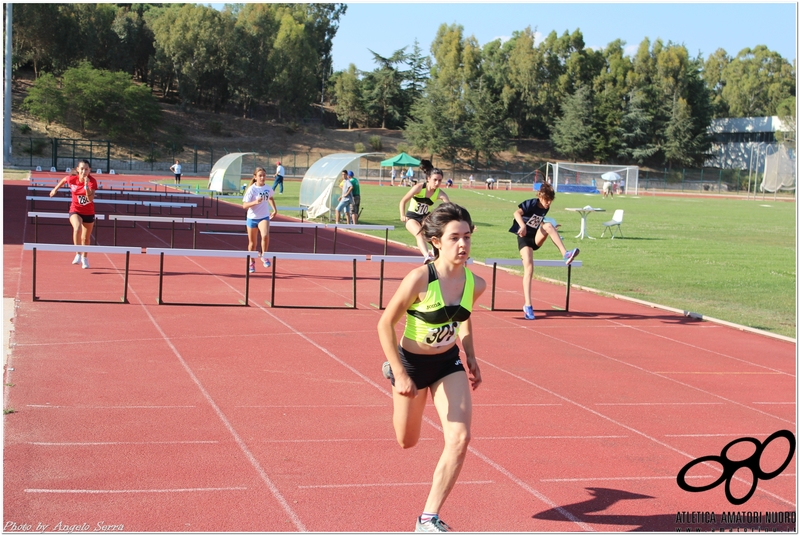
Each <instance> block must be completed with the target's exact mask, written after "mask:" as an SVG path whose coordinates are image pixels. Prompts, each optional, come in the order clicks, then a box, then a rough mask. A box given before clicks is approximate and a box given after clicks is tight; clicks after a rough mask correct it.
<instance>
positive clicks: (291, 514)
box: [130, 260, 308, 531]
mask: <svg viewBox="0 0 799 535" xmlns="http://www.w3.org/2000/svg"><path fill="white" fill-rule="evenodd" d="M192 262H193V263H195V264H196V265H197V266H198V267H200V268H203V266H201V265H200V264H198V263H197V262H196V261H194V260H192ZM203 269H204V268H203ZM205 271H206V272H207V273H209V274H211V275H213V273H210V272H209V271H208V270H207V269H206V270H205ZM214 276H216V275H214ZM228 286H229V287H230V284H228ZM130 293H131V294H132V295H133V296H135V297H136V299H137V300H138V301H139V303H141V304H142V305H144V301H142V299H141V298H140V297H139V295H138V293H136V291H135V290H134V289H133V288H131V289H130ZM142 310H144V313H145V314H147V317H148V318H150V322H151V323H152V324H153V326H154V327H155V329H156V330H157V331H158V333H159V334H160V335H161V336H162V337H163V340H164V342H165V343H166V345H167V346H168V347H169V349H171V350H172V353H173V354H174V355H175V357H176V358H177V359H178V362H179V363H180V365H181V366H182V367H183V369H184V370H185V371H186V373H187V374H188V376H189V378H190V379H191V380H192V382H194V384H195V385H196V386H197V389H198V390H199V391H200V393H201V394H202V396H203V397H204V398H205V400H206V401H207V402H208V404H209V405H210V407H211V409H212V410H213V411H214V412H215V413H216V415H217V417H218V418H219V420H220V421H221V422H222V425H223V426H224V427H225V429H227V430H228V433H230V435H231V436H232V437H233V440H234V441H235V442H236V444H237V445H238V447H239V449H240V450H241V452H242V453H243V454H244V456H245V457H246V458H247V460H248V461H249V462H250V464H251V465H252V467H253V468H254V469H255V471H256V472H257V473H258V475H259V476H260V478H261V480H262V481H263V482H264V484H266V486H267V488H268V489H269V491H270V492H271V493H272V496H273V497H274V498H275V500H276V501H277V502H278V504H279V505H280V506H281V507H282V508H283V510H284V511H285V512H286V515H287V516H288V518H289V519H290V520H291V522H292V523H293V524H294V527H295V528H296V529H297V531H308V530H307V528H306V527H305V525H304V524H303V523H302V520H300V517H299V515H298V514H297V513H296V512H295V511H294V509H292V507H291V506H290V505H289V503H288V501H286V498H285V497H284V496H283V494H281V492H280V489H278V488H277V485H275V483H274V482H273V481H272V480H271V479H270V477H269V475H268V474H267V473H266V470H264V468H263V466H261V464H260V463H259V462H258V459H256V458H255V455H253V453H252V452H251V451H250V449H249V448H248V447H247V444H246V443H245V442H244V440H243V439H242V438H241V436H239V434H238V433H237V432H236V430H235V429H234V428H233V424H231V423H230V420H228V418H227V416H225V413H224V412H222V409H221V408H219V405H217V404H216V402H215V401H214V399H213V398H212V397H211V394H210V393H209V392H208V391H207V390H206V389H205V387H204V386H203V384H202V382H201V381H200V379H199V378H198V377H197V376H196V375H195V374H194V371H193V370H192V369H191V367H190V366H189V365H188V363H187V362H186V360H185V359H184V358H183V355H181V354H180V351H178V349H177V348H176V347H175V345H174V344H173V343H172V340H171V339H170V338H169V337H168V336H167V335H166V333H165V332H164V330H163V329H162V328H161V326H160V325H159V324H158V322H157V321H156V319H155V318H154V317H153V315H152V314H151V313H150V310H149V309H148V308H147V307H146V306H142Z"/></svg>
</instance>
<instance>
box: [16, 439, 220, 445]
mask: <svg viewBox="0 0 799 535" xmlns="http://www.w3.org/2000/svg"><path fill="white" fill-rule="evenodd" d="M28 444H30V445H32V446H151V445H159V446H161V445H170V444H219V441H218V440H164V441H151V442H28Z"/></svg>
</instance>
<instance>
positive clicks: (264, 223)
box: [258, 219, 269, 256]
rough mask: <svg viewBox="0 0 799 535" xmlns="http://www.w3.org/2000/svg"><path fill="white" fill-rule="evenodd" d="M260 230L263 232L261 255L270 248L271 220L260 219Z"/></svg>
mask: <svg viewBox="0 0 799 535" xmlns="http://www.w3.org/2000/svg"><path fill="white" fill-rule="evenodd" d="M258 230H259V231H260V232H261V255H262V256H263V255H265V254H266V252H267V251H268V250H269V220H268V219H263V220H261V221H259V222H258Z"/></svg>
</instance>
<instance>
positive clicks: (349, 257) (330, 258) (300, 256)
mask: <svg viewBox="0 0 799 535" xmlns="http://www.w3.org/2000/svg"><path fill="white" fill-rule="evenodd" d="M267 254H268V255H269V256H270V257H271V258H272V299H271V301H267V302H266V304H267V305H269V306H271V307H272V308H314V309H331V308H334V309H342V308H344V309H350V308H358V301H357V295H358V294H357V292H358V290H357V286H358V277H357V268H356V265H357V263H358V262H366V255H353V254H316V253H269V252H268V253H267ZM278 258H279V259H281V260H304V261H307V260H313V261H327V262H347V261H350V262H352V305H351V306H350V305H348V304H347V303H344V306H316V305H276V304H275V280H276V279H277V276H276V271H277V260H278Z"/></svg>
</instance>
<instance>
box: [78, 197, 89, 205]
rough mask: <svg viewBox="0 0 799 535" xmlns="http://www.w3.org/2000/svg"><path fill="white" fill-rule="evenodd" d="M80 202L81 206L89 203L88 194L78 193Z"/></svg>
mask: <svg viewBox="0 0 799 535" xmlns="http://www.w3.org/2000/svg"><path fill="white" fill-rule="evenodd" d="M78 204H79V205H81V206H83V205H85V204H89V198H88V197H87V196H86V195H78Z"/></svg>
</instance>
